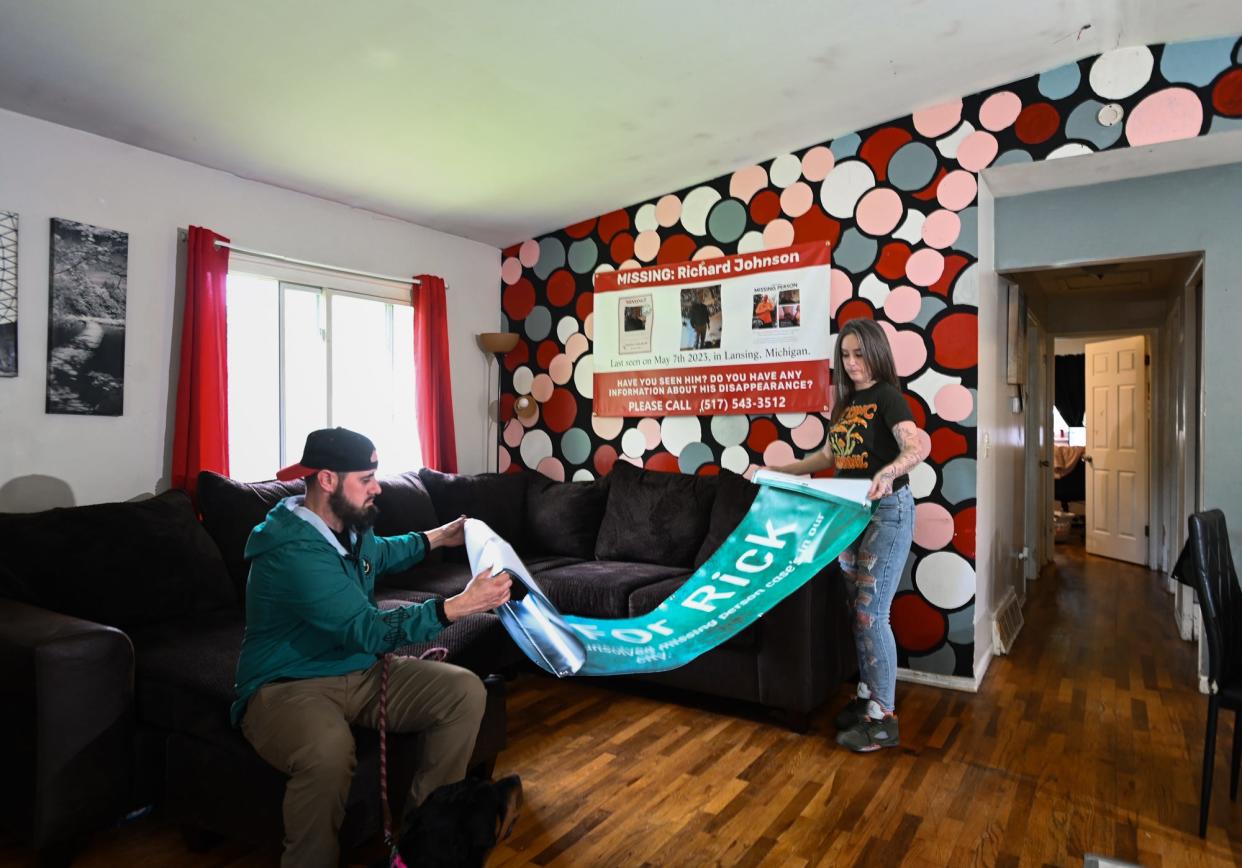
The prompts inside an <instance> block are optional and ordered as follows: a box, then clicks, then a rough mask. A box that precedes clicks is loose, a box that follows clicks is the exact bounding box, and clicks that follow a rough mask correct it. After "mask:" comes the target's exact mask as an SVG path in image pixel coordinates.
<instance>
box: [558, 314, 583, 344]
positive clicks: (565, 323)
mask: <svg viewBox="0 0 1242 868" xmlns="http://www.w3.org/2000/svg"><path fill="white" fill-rule="evenodd" d="M577 331H578V320H577V318H575V317H572V316H563V317H561V321H560V322H558V323H557V324H556V336H557V337H558V338H559V339H560V341H561V343H562V344H563V343H565V341H567V340H569V338H570V337H571V336H572V335H574V334H575V333H577Z"/></svg>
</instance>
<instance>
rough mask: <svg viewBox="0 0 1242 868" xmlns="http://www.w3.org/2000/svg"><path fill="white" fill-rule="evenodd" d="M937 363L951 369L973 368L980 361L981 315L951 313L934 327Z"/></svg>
mask: <svg viewBox="0 0 1242 868" xmlns="http://www.w3.org/2000/svg"><path fill="white" fill-rule="evenodd" d="M932 343H933V344H934V345H935V348H936V349H935V358H936V364H938V365H941V366H943V367H946V368H949V369H951V370H959V371H960V370H964V369H966V368H973V367H974V366H975V365H976V364H978V362H979V317H978V316H976V315H975V314H973V313H951V314H949V315H948V316H946V317H945V318H944V319H942V320H941V321H940V322H938V323H936V325H935V327H934V328H933V329H932Z"/></svg>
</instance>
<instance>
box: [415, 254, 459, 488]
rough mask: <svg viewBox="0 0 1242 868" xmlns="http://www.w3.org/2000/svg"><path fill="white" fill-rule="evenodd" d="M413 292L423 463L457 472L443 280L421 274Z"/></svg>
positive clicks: (416, 393)
mask: <svg viewBox="0 0 1242 868" xmlns="http://www.w3.org/2000/svg"><path fill="white" fill-rule="evenodd" d="M415 281H416V282H415V284H414V287H413V289H412V301H413V304H414V396H415V411H416V413H417V415H418V439H419V440H420V441H421V446H422V449H423V464H424V465H426V466H427V467H430V468H431V469H432V470H439V471H442V472H444V473H456V472H457V441H456V435H455V432H454V428H453V386H452V384H451V383H450V382H449V345H448V301H447V299H446V297H445V294H444V278H442V277H436V276H435V275H433V274H420V275H419V276H418V277H416V278H415Z"/></svg>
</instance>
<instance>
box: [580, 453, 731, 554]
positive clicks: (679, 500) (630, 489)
mask: <svg viewBox="0 0 1242 868" xmlns="http://www.w3.org/2000/svg"><path fill="white" fill-rule="evenodd" d="M609 476H610V479H609V482H608V502H607V505H606V507H605V509H604V518H603V521H602V522H601V523H600V528H599V537H598V538H597V539H596V541H595V556H596V557H597V558H599V559H600V560H603V561H637V562H640V563H647V564H664V565H666V566H673V567H686V568H689V567H692V566H694V556H695V553H696V552H698V550H699V547H700V546H701V545H702V544H703V538H704V536H706V535H707V525H708V519H709V517H710V515H711V508H712V501H713V500H714V498H715V494H716V477H714V476H688V475H686V474H683V473H660V472H658V471H653V470H639V469H638V468H636V467H634V466H633V465H631V464H628V463H626V462H624V461H618V462H617V463H616V464H614V465H613V468H612V473H611V474H609Z"/></svg>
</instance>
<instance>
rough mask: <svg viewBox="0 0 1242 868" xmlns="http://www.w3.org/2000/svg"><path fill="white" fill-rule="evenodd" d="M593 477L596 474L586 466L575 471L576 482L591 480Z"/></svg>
mask: <svg viewBox="0 0 1242 868" xmlns="http://www.w3.org/2000/svg"><path fill="white" fill-rule="evenodd" d="M593 479H595V474H594V473H592V472H591V471H589V470H587V469H585V468H583V469H582V470H575V471H574V482H591V481H592V480H593Z"/></svg>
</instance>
